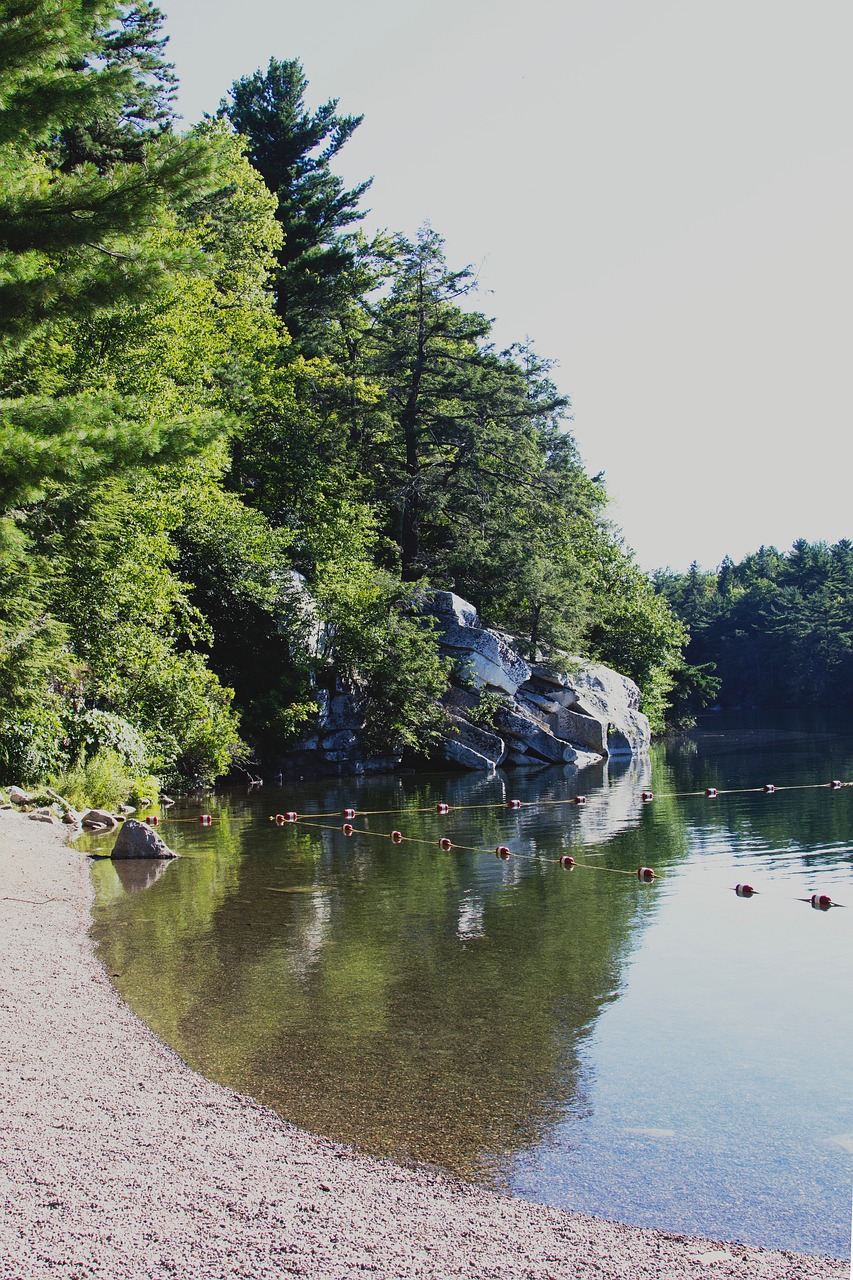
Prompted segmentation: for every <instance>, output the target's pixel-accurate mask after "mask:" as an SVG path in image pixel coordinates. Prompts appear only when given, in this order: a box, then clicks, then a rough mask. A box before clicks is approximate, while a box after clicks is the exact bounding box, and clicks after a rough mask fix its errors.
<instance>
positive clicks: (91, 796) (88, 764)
mask: <svg viewBox="0 0 853 1280" xmlns="http://www.w3.org/2000/svg"><path fill="white" fill-rule="evenodd" d="M50 785H51V787H52V788H53V790H54V791H58V792H59V794H60V795H61V796H62V797H63V799H64V800H67V801H68V803H69V804H70V805H71V806H72V808H75V809H83V808H89V807H92V806H95V807H98V808H101V809H115V808H116V806H117V805H120V804H123V803H124V802H126V801H131V802H133V803H138V802H139V800H140V798H141V797H142V796H144V795H148V796H151V797H152V798H153V797H154V796H156V795H157V793H158V791H159V790H160V783H159V781H158V779H157V778H152V777H136V776H134V773H133V771H132V770H131V769H129V768H128V766H127V763H126V761H125V760H124V759H123V758H122V757H121V756H120V755H119V753H118V752H117V751H113V750H112V748H110V747H102V748H101V749H100V750H98V751H96V752H95V754H94V755H92V756H89V757H88V758H87V757H86V756H84V755H80V756H78V758H77V760H76V762H75V763H74V764H73V765H72V766H71V767H70V768H69V769H66V770H65V771H64V772H63V773H60V774H57V775H55V776H53V777H51V779H50Z"/></svg>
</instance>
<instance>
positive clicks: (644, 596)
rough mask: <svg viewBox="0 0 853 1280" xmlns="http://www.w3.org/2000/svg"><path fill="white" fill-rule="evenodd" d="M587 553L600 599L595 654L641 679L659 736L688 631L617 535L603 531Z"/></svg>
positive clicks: (597, 601)
mask: <svg viewBox="0 0 853 1280" xmlns="http://www.w3.org/2000/svg"><path fill="white" fill-rule="evenodd" d="M588 554H589V568H590V573H591V575H592V591H593V594H594V599H595V614H594V621H593V624H592V626H591V628H590V631H589V637H588V643H589V645H590V647H591V652H592V655H593V656H594V657H596V658H598V659H599V660H600V661H601V662H605V663H607V664H608V665H609V666H611V667H614V668H615V669H616V670H617V671H620V672H621V673H622V674H623V675H626V676H630V678H631V679H632V680H634V681H636V683H637V684H638V685H639V687H640V691H641V693H642V702H641V708H642V710H643V711H644V712H645V714H646V715H647V716H648V717H649V721H650V723H651V726H652V729H653V731H657V732H660V731H661V730H662V729H663V727H664V721H665V717H666V710H667V706H668V700H669V694H670V690H671V688H672V685H673V680H674V675H675V672H676V671H677V670H678V669H679V668H680V667H681V666H682V665H683V659H682V651H683V647H684V645H685V644H686V642H687V631H686V629H685V627H684V626H683V624H682V623H681V622H680V621H679V620H678V618H677V617H676V616H675V614H674V612H673V611H672V609H671V608H670V607H669V605H668V603H667V601H666V600H665V599H663V598H662V596H660V595H659V594H657V593H656V591H655V588H654V584H653V583H652V581H651V579H650V578H649V577H648V576H647V575H646V574H644V573H642V572H641V570H640V569H638V568H637V566H636V564H635V563H634V560H633V558H632V556H631V554H630V553H629V552H627V551H626V550H625V549H624V547H622V545H621V544H620V543H619V542H618V541H617V540H616V539H615V538H614V537H613V536H612V535H610V536H607V535H606V534H605V533H602V535H601V536H600V537H599V538H598V540H597V542H596V544H595V545H593V546H591V547H590V548H589V552H588Z"/></svg>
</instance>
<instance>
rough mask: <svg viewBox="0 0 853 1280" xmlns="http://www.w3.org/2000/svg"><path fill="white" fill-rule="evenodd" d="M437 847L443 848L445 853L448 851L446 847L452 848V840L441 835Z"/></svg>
mask: <svg viewBox="0 0 853 1280" xmlns="http://www.w3.org/2000/svg"><path fill="white" fill-rule="evenodd" d="M438 847H439V849H444V851H445V853H446V852H447V851H448V849H452V848H453V841H452V840H448V838H447V836H442V837H441V839H440V840H439V842H438Z"/></svg>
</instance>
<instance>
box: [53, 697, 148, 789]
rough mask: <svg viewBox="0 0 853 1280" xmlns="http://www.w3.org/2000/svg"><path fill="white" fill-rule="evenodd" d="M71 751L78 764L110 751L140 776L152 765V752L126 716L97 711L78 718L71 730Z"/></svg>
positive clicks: (81, 714)
mask: <svg viewBox="0 0 853 1280" xmlns="http://www.w3.org/2000/svg"><path fill="white" fill-rule="evenodd" d="M68 748H69V752H70V754H71V757H72V758H73V759H75V760H76V759H78V758H79V757H80V756H81V755H82V756H84V757H89V756H94V755H96V754H97V753H98V752H99V751H110V752H111V753H112V754H113V755H115V756H117V757H118V758H119V759H120V760H121V761H122V762H123V764H124V765H125V766H126V767H127V768H128V769H130V770H133V771H135V772H136V773H138V772H139V771H140V770H142V769H144V768H145V767H146V765H147V763H148V748H147V746H146V744H145V741H144V739H143V737H142V735H141V734H140V733H139V731H138V729H136V728H134V726H133V725H132V724H131V723H130V721H128V720H125V719H124V717H123V716H118V715H116V714H115V712H113V711H102V710H100V709H99V708H97V707H95V708H93V709H92V710H90V711H83V712H81V713H80V715H78V716H75V717H74V720H73V722H72V724H71V725H70V726H69V729H68Z"/></svg>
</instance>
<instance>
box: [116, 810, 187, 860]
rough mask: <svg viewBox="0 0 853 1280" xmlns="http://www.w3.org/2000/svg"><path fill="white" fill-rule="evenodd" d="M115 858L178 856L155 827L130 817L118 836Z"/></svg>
mask: <svg viewBox="0 0 853 1280" xmlns="http://www.w3.org/2000/svg"><path fill="white" fill-rule="evenodd" d="M111 856H112V857H113V858H177V856H178V855H177V854H176V853H175V852H174V850H173V849H170V848H169V846H168V845H167V844H166V843H165V841H163V840H162V839H161V838H160V836H158V834H157V832H156V831H155V830H154V828H153V827H149V825H148V823H147V822H139V821H138V820H137V819H136V818H128V820H127V822H125V824H124V826H123V827H122V829H121V831H119V833H118V835H117V836H116V842H115V844H114V845H113V851H112V854H111Z"/></svg>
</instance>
